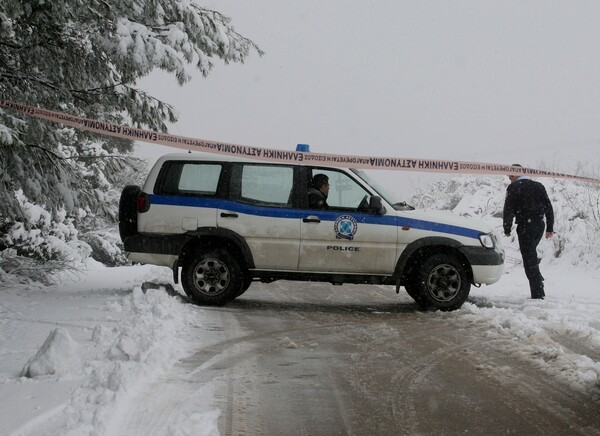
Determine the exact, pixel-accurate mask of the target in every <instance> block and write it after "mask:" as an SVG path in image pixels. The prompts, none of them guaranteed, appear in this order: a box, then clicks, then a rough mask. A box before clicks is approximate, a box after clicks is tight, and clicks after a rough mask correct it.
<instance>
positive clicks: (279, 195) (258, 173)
mask: <svg viewBox="0 0 600 436" xmlns="http://www.w3.org/2000/svg"><path fill="white" fill-rule="evenodd" d="M236 172H237V171H236ZM236 178H237V179H238V180H237V183H236V182H232V183H234V184H236V185H237V186H235V187H234V189H232V193H234V192H235V194H234V195H233V197H234V198H236V199H238V200H240V201H243V202H247V203H252V204H256V205H259V206H274V207H291V205H292V204H291V199H292V188H293V186H294V170H293V168H292V167H291V166H279V165H277V166H275V165H255V164H244V165H242V166H241V168H240V169H239V173H238V174H237V177H236Z"/></svg>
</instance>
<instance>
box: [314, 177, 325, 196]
mask: <svg viewBox="0 0 600 436" xmlns="http://www.w3.org/2000/svg"><path fill="white" fill-rule="evenodd" d="M312 185H313V186H314V187H315V189H318V190H319V191H321V192H322V193H323V194H325V195H327V194H329V177H327V176H326V175H325V174H315V175H314V177H313V179H312Z"/></svg>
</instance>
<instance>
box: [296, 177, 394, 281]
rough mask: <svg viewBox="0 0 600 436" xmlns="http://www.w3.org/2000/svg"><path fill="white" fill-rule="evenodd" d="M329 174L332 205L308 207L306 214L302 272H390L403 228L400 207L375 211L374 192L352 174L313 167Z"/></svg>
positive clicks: (301, 256)
mask: <svg viewBox="0 0 600 436" xmlns="http://www.w3.org/2000/svg"><path fill="white" fill-rule="evenodd" d="M316 174H324V175H326V176H327V177H328V179H329V193H328V197H327V204H328V206H329V207H328V209H321V210H311V209H306V210H305V211H304V213H303V216H302V218H301V224H300V225H301V243H300V262H299V270H300V271H319V272H331V273H336V272H340V273H356V274H385V275H388V274H391V273H392V272H393V270H394V267H395V261H396V250H397V240H398V230H397V229H398V228H397V226H396V225H395V223H396V219H395V216H396V215H395V212H394V211H393V210H389V211H387V212H386V214H385V215H379V214H376V213H370V212H369V211H368V207H367V206H368V203H369V199H370V197H371V195H372V194H371V193H370V192H369V191H367V190H366V189H365V188H364V187H363V186H361V185H360V184H359V183H358V182H357V181H356V180H355V179H354V178H352V177H351V176H350V175H349V174H348V173H346V172H343V171H338V170H335V169H331V168H313V169H312V174H311V175H312V177H314V176H315V175H316Z"/></svg>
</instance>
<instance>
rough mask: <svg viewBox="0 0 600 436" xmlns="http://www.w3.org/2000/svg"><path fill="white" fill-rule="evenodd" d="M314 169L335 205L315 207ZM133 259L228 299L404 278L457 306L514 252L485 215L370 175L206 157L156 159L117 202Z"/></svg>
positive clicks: (189, 288) (193, 291)
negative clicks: (275, 286) (273, 285)
mask: <svg viewBox="0 0 600 436" xmlns="http://www.w3.org/2000/svg"><path fill="white" fill-rule="evenodd" d="M315 174H325V175H326V176H328V178H329V185H330V189H329V196H328V198H327V203H328V205H329V208H328V209H326V210H312V209H310V208H309V206H308V201H307V191H308V189H309V188H310V186H311V180H312V178H313V176H314V175H315ZM119 230H120V234H121V239H122V240H123V244H124V247H125V251H126V252H127V253H128V258H129V259H130V260H131V261H133V262H140V263H147V264H154V265H163V266H167V267H170V268H172V269H173V280H174V282H175V283H178V280H179V276H180V269H181V282H182V285H183V288H184V290H185V292H186V293H187V295H188V296H189V297H190V298H191V299H192V300H194V301H195V302H197V303H198V304H204V305H223V304H226V303H228V302H230V301H232V300H233V299H235V298H236V297H238V296H240V295H242V293H244V292H245V291H246V289H248V287H249V286H250V284H251V283H252V282H253V281H261V282H265V283H269V282H272V281H275V280H280V279H285V280H304V281H321V282H329V283H332V284H336V285H337V284H343V283H364V284H392V285H395V286H396V292H398V291H399V289H400V287H401V286H403V287H404V288H405V289H406V292H408V294H409V295H410V296H411V297H412V298H413V299H414V300H415V301H416V302H417V303H418V304H419V305H420V306H421V307H423V308H427V309H440V310H454V309H457V308H459V307H461V305H462V304H463V303H464V301H465V300H466V299H467V296H468V295H469V291H470V288H471V285H472V284H474V285H477V286H478V285H479V284H492V283H495V282H496V281H498V280H499V279H500V276H501V275H502V272H503V267H504V251H503V249H502V247H501V246H500V244H499V242H498V240H497V239H496V237H495V236H494V235H493V234H492V233H491V231H490V229H489V228H487V227H486V226H485V225H484V224H482V223H481V222H478V221H476V220H474V219H468V218H465V217H460V216H456V215H453V214H452V213H450V212H445V211H424V210H414V209H413V208H412V207H410V206H407V205H406V204H405V203H398V202H396V201H395V200H394V199H393V197H392V196H391V195H389V194H387V193H386V192H385V191H384V190H383V189H382V188H381V187H380V186H379V185H378V184H377V183H375V182H374V181H373V180H371V179H370V178H369V177H368V175H367V174H366V173H364V172H363V171H360V170H356V169H349V168H331V167H320V166H318V165H315V166H311V165H304V164H303V165H299V164H285V163H264V162H258V161H252V160H247V159H240V158H233V157H228V158H223V157H207V156H206V155H204V154H192V153H179V154H169V155H166V156H163V157H161V158H160V159H158V161H157V162H156V164H155V165H154V167H153V168H152V170H151V171H150V173H149V175H148V178H147V180H146V183H145V184H144V186H143V188H140V187H138V186H127V187H125V189H124V190H123V192H122V195H121V200H120V204H119Z"/></svg>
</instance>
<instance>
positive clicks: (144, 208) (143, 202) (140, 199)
mask: <svg viewBox="0 0 600 436" xmlns="http://www.w3.org/2000/svg"><path fill="white" fill-rule="evenodd" d="M148 209H150V197H149V196H148V194H146V193H145V192H140V193H139V194H138V196H137V211H138V213H144V212H148Z"/></svg>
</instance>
